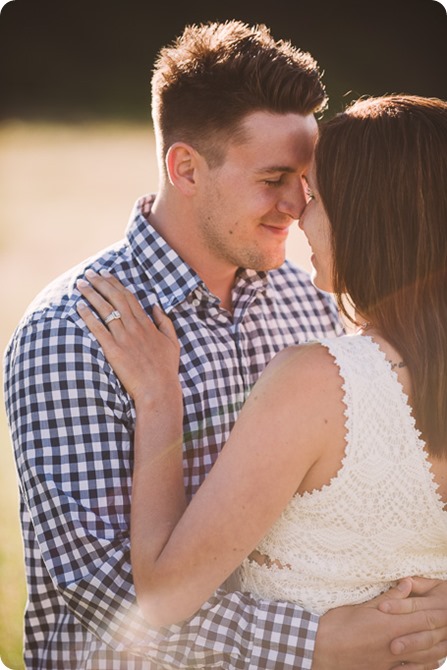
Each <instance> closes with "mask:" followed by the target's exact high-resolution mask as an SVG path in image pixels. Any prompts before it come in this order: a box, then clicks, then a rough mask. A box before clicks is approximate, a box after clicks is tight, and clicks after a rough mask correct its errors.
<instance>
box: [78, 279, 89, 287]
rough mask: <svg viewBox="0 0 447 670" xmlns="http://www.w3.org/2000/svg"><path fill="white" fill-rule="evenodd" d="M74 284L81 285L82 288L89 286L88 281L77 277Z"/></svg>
mask: <svg viewBox="0 0 447 670" xmlns="http://www.w3.org/2000/svg"><path fill="white" fill-rule="evenodd" d="M76 286H81V287H83V288H84V287H85V286H89V283H88V281H85V279H78V281H77V282H76Z"/></svg>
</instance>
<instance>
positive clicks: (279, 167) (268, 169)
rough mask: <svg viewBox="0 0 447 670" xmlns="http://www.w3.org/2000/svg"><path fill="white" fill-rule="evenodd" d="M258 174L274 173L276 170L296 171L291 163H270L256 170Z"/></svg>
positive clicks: (290, 172)
mask: <svg viewBox="0 0 447 670" xmlns="http://www.w3.org/2000/svg"><path fill="white" fill-rule="evenodd" d="M255 172H256V174H273V173H276V172H287V173H289V174H292V173H294V172H296V170H294V169H293V168H292V167H290V165H269V166H266V167H263V168H258V169H257V170H255Z"/></svg>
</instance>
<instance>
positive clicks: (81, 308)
mask: <svg viewBox="0 0 447 670" xmlns="http://www.w3.org/2000/svg"><path fill="white" fill-rule="evenodd" d="M76 307H77V309H78V311H79V312H83V311H84V310H86V309H87V305H86V304H85V302H84V301H83V300H80V301H79V302H78V304H77V305H76Z"/></svg>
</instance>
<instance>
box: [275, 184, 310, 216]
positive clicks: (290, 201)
mask: <svg viewBox="0 0 447 670" xmlns="http://www.w3.org/2000/svg"><path fill="white" fill-rule="evenodd" d="M306 204H307V198H306V193H305V191H304V186H303V183H302V181H301V179H299V181H298V180H297V182H295V183H294V184H293V185H291V186H290V188H288V189H287V190H286V191H284V192H283V193H282V194H281V198H280V200H279V201H278V204H277V209H278V211H280V212H282V213H283V214H287V215H288V216H290V217H291V218H292V219H294V220H297V219H299V218H300V216H301V214H302V213H303V211H304V208H305V206H306Z"/></svg>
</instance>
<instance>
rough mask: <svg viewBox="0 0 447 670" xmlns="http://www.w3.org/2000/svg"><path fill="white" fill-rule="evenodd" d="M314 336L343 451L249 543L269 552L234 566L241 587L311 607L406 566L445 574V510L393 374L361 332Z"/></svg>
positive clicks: (363, 594)
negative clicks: (340, 393)
mask: <svg viewBox="0 0 447 670" xmlns="http://www.w3.org/2000/svg"><path fill="white" fill-rule="evenodd" d="M322 344H323V345H324V346H326V347H327V348H328V350H329V351H330V353H331V354H332V356H333V357H334V359H335V361H336V363H337V365H338V367H339V369H340V374H341V377H342V379H343V380H344V384H343V389H344V392H345V396H344V402H345V405H346V410H345V415H346V430H347V434H346V442H347V446H346V452H345V457H344V459H343V462H342V465H341V467H340V470H339V471H338V473H337V475H336V477H335V478H334V479H332V481H331V483H330V485H328V486H324V487H323V488H322V489H321V490H316V491H313V492H312V493H305V494H304V495H296V496H294V498H293V499H292V501H291V502H290V503H289V505H288V506H287V508H286V509H285V510H284V512H283V514H282V516H281V517H280V519H279V520H278V521H277V522H276V523H275V525H274V526H273V528H272V529H271V530H270V532H269V533H268V535H267V536H266V537H265V538H264V539H263V541H262V542H261V543H260V544H259V546H258V547H257V550H258V551H259V552H260V554H262V555H263V556H266V557H267V560H266V561H264V562H263V564H262V565H260V564H259V563H257V562H255V561H254V560H250V559H246V560H245V561H244V562H243V564H242V566H241V568H240V569H239V571H238V579H239V582H240V583H239V588H240V589H241V590H243V591H250V592H252V593H254V594H256V595H258V596H261V597H265V598H269V599H274V600H288V601H292V602H295V603H298V604H300V605H302V606H303V607H304V608H305V609H306V610H308V611H312V612H315V613H316V614H323V613H324V612H326V611H327V610H328V609H331V608H333V607H338V606H339V605H347V604H354V603H359V602H364V601H366V600H369V599H370V598H372V597H374V596H376V595H378V594H379V593H381V592H383V591H384V590H386V589H387V588H388V587H389V586H390V585H391V584H392V583H393V582H395V580H397V579H399V578H400V577H404V576H407V575H423V576H429V577H436V578H442V579H446V578H447V511H444V505H443V503H442V501H441V498H440V496H439V495H438V493H437V491H436V489H437V487H436V484H435V482H434V480H433V477H432V474H431V471H430V463H429V462H428V460H427V458H426V452H425V451H424V444H423V442H422V440H421V439H420V436H419V433H418V431H417V430H416V428H415V423H414V419H413V417H412V414H411V409H410V407H409V405H408V402H407V401H408V399H407V396H406V395H405V394H404V392H403V390H402V387H401V385H400V383H399V381H398V379H397V375H396V374H395V372H394V371H392V369H391V365H390V364H389V363H388V361H387V360H386V358H385V355H384V354H383V353H382V351H381V350H380V349H379V348H378V346H377V345H376V344H375V343H374V342H373V341H372V340H371V339H370V338H369V337H365V336H358V335H351V336H344V337H340V338H335V339H328V340H323V341H322ZM322 401H323V402H324V399H322Z"/></svg>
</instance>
